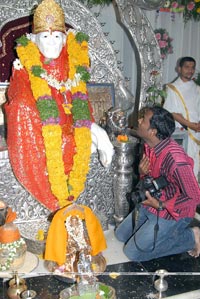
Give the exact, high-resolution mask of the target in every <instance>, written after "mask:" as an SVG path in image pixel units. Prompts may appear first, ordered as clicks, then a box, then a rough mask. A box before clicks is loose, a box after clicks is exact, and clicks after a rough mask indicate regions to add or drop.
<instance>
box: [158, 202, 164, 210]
mask: <svg viewBox="0 0 200 299" xmlns="http://www.w3.org/2000/svg"><path fill="white" fill-rule="evenodd" d="M158 204H159V206H158V211H163V210H164V208H163V202H162V201H160V200H159V201H158Z"/></svg>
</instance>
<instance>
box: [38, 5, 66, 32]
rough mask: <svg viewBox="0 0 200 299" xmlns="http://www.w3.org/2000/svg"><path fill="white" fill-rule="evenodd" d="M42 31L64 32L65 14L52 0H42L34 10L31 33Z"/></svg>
mask: <svg viewBox="0 0 200 299" xmlns="http://www.w3.org/2000/svg"><path fill="white" fill-rule="evenodd" d="M43 31H51V32H52V31H61V32H65V14H64V11H63V9H62V8H61V7H60V5H59V4H58V3H56V2H55V1H54V0H43V1H42V2H41V3H40V4H39V5H38V7H37V8H36V10H35V13H34V17H33V33H35V34H36V33H40V32H43Z"/></svg>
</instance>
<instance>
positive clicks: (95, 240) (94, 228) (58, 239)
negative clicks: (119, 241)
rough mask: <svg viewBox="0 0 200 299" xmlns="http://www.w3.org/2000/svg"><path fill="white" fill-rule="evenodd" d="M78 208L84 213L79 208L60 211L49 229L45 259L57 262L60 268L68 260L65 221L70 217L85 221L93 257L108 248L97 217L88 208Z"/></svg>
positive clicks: (66, 208)
mask: <svg viewBox="0 0 200 299" xmlns="http://www.w3.org/2000/svg"><path fill="white" fill-rule="evenodd" d="M78 207H81V208H82V211H80V210H79V209H78V208H77V209H76V208H75V209H74V210H69V211H68V207H64V208H62V209H60V210H59V211H58V212H57V213H56V214H55V216H54V218H53V220H52V222H51V224H50V227H49V231H48V236H47V241H46V249H45V255H44V258H45V259H46V260H50V261H55V262H57V263H58V265H59V266H60V265H63V264H64V263H65V260H66V253H67V230H66V228H65V220H66V218H67V217H68V216H69V215H78V216H79V217H80V218H81V219H84V220H85V223H86V228H87V232H88V236H89V240H90V244H91V247H92V251H91V255H93V256H94V255H97V254H98V253H100V252H101V251H103V250H105V249H106V247H107V246H106V240H105V236H104V233H103V230H102V227H101V224H100V222H99V220H98V218H97V217H96V215H95V214H94V213H93V212H92V210H91V209H90V208H89V207H87V206H83V205H79V206H78Z"/></svg>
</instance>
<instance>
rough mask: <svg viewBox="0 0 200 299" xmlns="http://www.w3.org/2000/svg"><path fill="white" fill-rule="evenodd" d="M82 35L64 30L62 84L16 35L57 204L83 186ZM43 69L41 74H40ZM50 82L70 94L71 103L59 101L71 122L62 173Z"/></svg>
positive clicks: (86, 134) (87, 139)
mask: <svg viewBox="0 0 200 299" xmlns="http://www.w3.org/2000/svg"><path fill="white" fill-rule="evenodd" d="M86 37H87V36H86V35H85V36H84V34H80V33H77V34H75V33H74V31H73V30H70V31H69V32H68V35H67V41H66V43H67V51H68V62H69V78H68V82H69V84H68V83H67V84H66V82H64V83H62V82H61V83H59V82H57V81H55V80H54V82H53V83H52V84H51V77H49V76H48V74H47V73H46V71H43V65H42V62H41V60H40V52H39V50H38V48H37V46H36V45H35V44H34V43H33V42H31V41H30V40H27V39H26V38H25V37H24V36H23V37H22V38H21V39H18V46H17V53H18V56H19V59H20V62H21V64H22V66H24V67H25V68H26V70H27V72H28V75H29V80H30V84H31V88H32V92H33V95H34V98H35V100H36V105H37V108H38V110H39V112H40V117H41V121H42V124H43V126H42V135H43V138H44V146H45V151H46V158H47V170H48V176H49V182H50V184H51V190H52V193H53V194H54V195H55V196H56V197H57V198H58V201H59V205H60V207H62V206H64V205H66V203H67V199H68V198H69V196H71V197H72V198H74V200H76V199H77V198H78V196H79V195H80V193H81V192H82V191H83V190H84V185H85V180H86V176H87V173H88V171H89V163H90V156H91V143H92V139H91V131H90V126H91V121H90V113H89V107H88V102H87V87H86V80H88V79H89V73H88V68H89V56H88V44H87V38H88V37H87V38H86ZM20 41H21V42H20ZM36 73H37V74H36ZM44 73H45V76H43V74H44ZM77 74H80V79H78V80H76V81H74V78H75V77H76V78H77ZM55 83H56V84H55ZM53 84H54V85H53ZM51 86H53V87H54V88H56V87H57V86H58V88H59V90H60V92H61V93H63V92H65V91H66V90H67V89H66V86H67V87H69V90H70V91H71V94H72V98H73V99H72V104H71V103H68V102H66V103H64V104H63V109H64V111H65V113H66V114H70V113H72V115H73V121H74V126H75V129H74V138H75V143H76V153H75V155H74V158H73V167H72V170H71V172H70V173H69V175H67V174H65V171H64V162H63V153H62V127H61V126H60V125H59V117H58V110H57V107H56V105H55V104H54V102H55V100H54V99H53V98H52V94H51ZM58 88H57V89H58ZM77 94H78V101H77V96H76V95H77ZM73 95H74V97H73ZM73 100H74V103H75V105H74V106H73ZM83 106H84V113H80V109H82V107H83ZM49 108H50V109H49ZM47 110H48V111H47Z"/></svg>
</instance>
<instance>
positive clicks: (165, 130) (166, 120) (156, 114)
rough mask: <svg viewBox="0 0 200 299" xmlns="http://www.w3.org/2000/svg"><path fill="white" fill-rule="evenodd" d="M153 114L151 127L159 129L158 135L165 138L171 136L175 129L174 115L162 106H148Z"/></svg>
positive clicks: (161, 138) (159, 137)
mask: <svg viewBox="0 0 200 299" xmlns="http://www.w3.org/2000/svg"><path fill="white" fill-rule="evenodd" d="M147 109H148V110H150V111H152V113H153V115H152V117H151V119H150V127H151V128H152V129H156V130H157V134H156V137H158V139H160V140H163V139H166V138H168V137H170V136H171V135H172V134H173V132H174V130H175V121H174V117H173V115H172V114H171V113H170V112H169V111H167V110H166V109H164V108H163V107H160V106H153V107H148V108H147Z"/></svg>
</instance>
